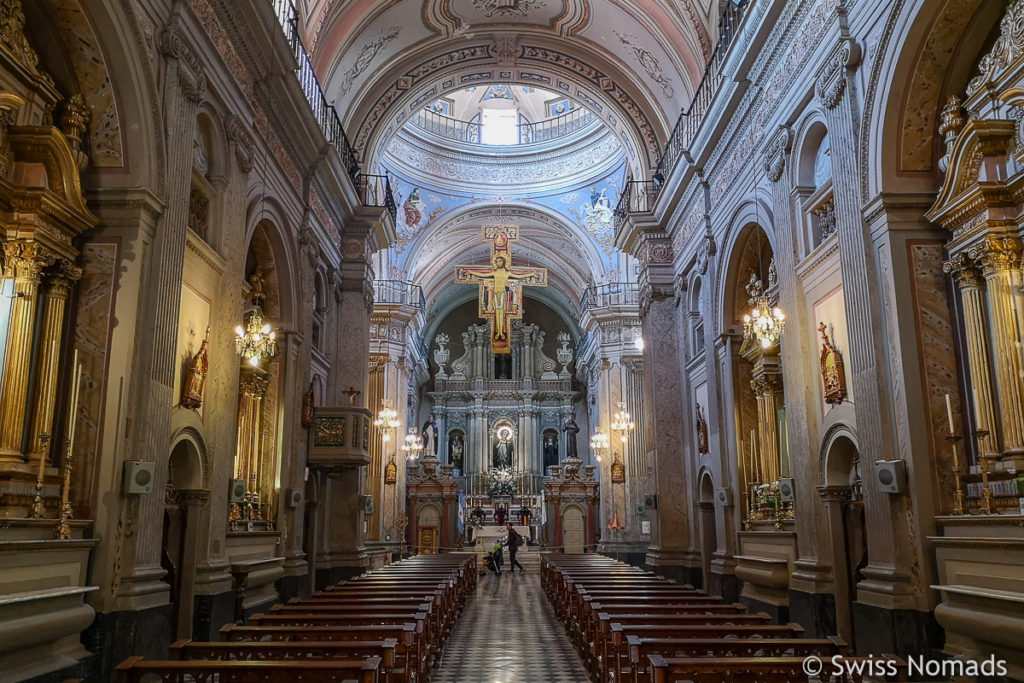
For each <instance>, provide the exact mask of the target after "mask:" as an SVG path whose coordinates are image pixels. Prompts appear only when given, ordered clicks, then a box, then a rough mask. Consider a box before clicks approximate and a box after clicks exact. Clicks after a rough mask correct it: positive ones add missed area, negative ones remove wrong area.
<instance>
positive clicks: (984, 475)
mask: <svg viewBox="0 0 1024 683" xmlns="http://www.w3.org/2000/svg"><path fill="white" fill-rule="evenodd" d="M990 433H991V432H989V431H988V430H987V429H975V430H974V440H975V443H977V444H978V460H980V461H981V487H982V488H981V508H982V510H984V512H985V514H986V515H991V514H992V510H993V505H992V487H991V486H989V483H988V474H989V472H988V465H989V458H988V456H986V455H985V448H984V445H983V444H982V441H983V440H984V439H985V437H986V436H988V435H989V434H990Z"/></svg>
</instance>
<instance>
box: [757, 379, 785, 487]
mask: <svg viewBox="0 0 1024 683" xmlns="http://www.w3.org/2000/svg"><path fill="white" fill-rule="evenodd" d="M758 365H759V367H757V368H755V370H754V379H752V380H751V381H750V386H751V388H752V389H753V390H754V395H755V396H756V397H757V425H758V428H757V431H758V444H757V445H758V454H757V456H758V462H759V463H760V470H761V471H760V475H761V481H762V483H772V482H775V481H778V479H779V477H780V476H782V465H781V460H780V453H779V429H778V425H777V424H776V422H775V397H776V395H779V394H781V393H782V382H781V381H780V377H779V375H778V368H777V367H776V368H774V371H773V370H769V369H767V368H765V367H763V366H761V364H760V363H759V364H758ZM759 371H760V372H759Z"/></svg>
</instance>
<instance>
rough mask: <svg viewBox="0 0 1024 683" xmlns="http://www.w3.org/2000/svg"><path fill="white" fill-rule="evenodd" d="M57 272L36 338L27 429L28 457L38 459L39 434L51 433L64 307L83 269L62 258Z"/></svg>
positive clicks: (44, 302)
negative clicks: (33, 389) (36, 362)
mask: <svg viewBox="0 0 1024 683" xmlns="http://www.w3.org/2000/svg"><path fill="white" fill-rule="evenodd" d="M58 265H59V269H58V270H57V272H56V273H54V274H52V275H50V276H49V277H48V278H47V280H48V287H47V289H46V298H45V299H44V301H43V320H42V329H41V330H40V339H39V354H38V355H39V372H38V375H37V377H38V379H37V380H36V387H37V389H36V394H35V399H34V406H35V408H34V410H33V413H32V428H31V429H30V430H29V443H30V444H31V445H30V447H29V451H30V455H29V458H30V459H31V460H32V461H34V462H39V458H40V457H41V456H42V454H43V452H44V448H43V442H42V441H41V440H40V439H39V435H40V434H53V433H54V431H53V413H54V407H55V406H56V403H57V377H58V373H59V368H60V363H59V361H58V358H59V354H60V348H61V340H62V339H63V336H64V311H65V308H66V307H67V301H68V294H69V293H70V292H71V286H72V283H73V282H75V281H77V280H79V279H80V278H81V277H82V269H81V268H78V267H76V266H74V265H72V264H71V263H69V262H67V261H63V260H62V261H61V262H60V263H59V264H58Z"/></svg>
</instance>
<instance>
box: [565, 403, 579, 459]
mask: <svg viewBox="0 0 1024 683" xmlns="http://www.w3.org/2000/svg"><path fill="white" fill-rule="evenodd" d="M562 431H563V432H565V457H566V458H576V459H579V457H580V456H579V452H578V451H577V449H576V435H577V434H579V433H580V426H579V425H578V424H576V413H569V417H567V418H566V419H565V424H563V425H562Z"/></svg>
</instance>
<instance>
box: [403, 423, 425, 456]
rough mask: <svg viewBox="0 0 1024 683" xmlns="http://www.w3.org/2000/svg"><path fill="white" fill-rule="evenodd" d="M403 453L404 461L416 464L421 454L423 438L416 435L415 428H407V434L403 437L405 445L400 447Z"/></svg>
mask: <svg viewBox="0 0 1024 683" xmlns="http://www.w3.org/2000/svg"><path fill="white" fill-rule="evenodd" d="M402 450H403V451H405V459H406V460H408V461H409V462H416V460H417V458H419V457H420V454H421V453H422V452H423V437H422V436H420V435H419V434H418V430H417V429H416V428H415V427H409V433H408V434H406V435H405V443H404V444H403V445H402Z"/></svg>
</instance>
